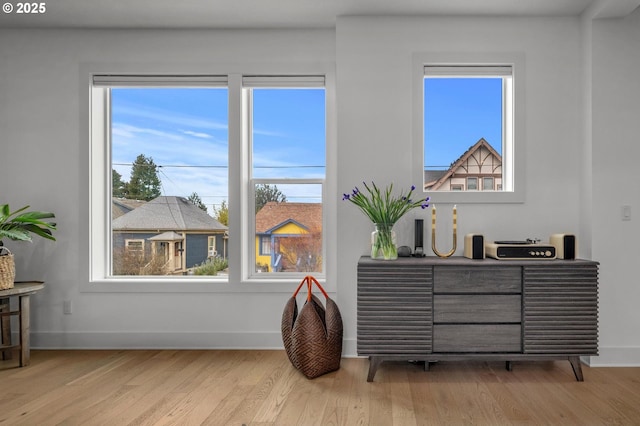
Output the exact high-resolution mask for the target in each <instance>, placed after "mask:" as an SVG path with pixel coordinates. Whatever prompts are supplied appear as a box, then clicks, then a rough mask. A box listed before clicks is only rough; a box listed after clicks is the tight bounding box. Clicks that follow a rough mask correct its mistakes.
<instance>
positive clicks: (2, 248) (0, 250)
mask: <svg viewBox="0 0 640 426" xmlns="http://www.w3.org/2000/svg"><path fill="white" fill-rule="evenodd" d="M2 250H6V251H7V254H6V255H3V254H2ZM11 254H12V253H11V250H9V249H8V248H6V247H5V246H0V256H8V255H11Z"/></svg>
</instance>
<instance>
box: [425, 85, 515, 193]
mask: <svg viewBox="0 0 640 426" xmlns="http://www.w3.org/2000/svg"><path fill="white" fill-rule="evenodd" d="M503 99H504V96H503V78H501V77H495V78H494V77H456V78H453V77H452V78H447V77H425V79H424V117H423V119H424V184H425V189H426V190H429V191H438V190H441V191H442V190H444V191H448V190H464V181H465V177H467V176H468V175H476V177H479V176H480V175H487V174H491V175H493V178H494V179H496V181H500V180H501V179H502V149H503V128H504V115H503V114H504V112H505V108H503ZM474 189H478V187H477V184H476V186H475V188H473V187H471V186H467V188H466V190H474Z"/></svg>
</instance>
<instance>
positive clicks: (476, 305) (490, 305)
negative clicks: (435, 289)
mask: <svg viewBox="0 0 640 426" xmlns="http://www.w3.org/2000/svg"><path fill="white" fill-rule="evenodd" d="M433 320H434V322H436V323H443V322H446V323H471V324H473V323H487V322H491V323H501V322H502V323H504V322H512V323H516V322H517V323H519V322H521V321H522V298H521V296H520V295H519V294H517V295H516V294H514V295H511V294H491V295H484V294H469V295H466V294H436V295H434V296H433Z"/></svg>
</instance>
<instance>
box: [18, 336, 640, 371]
mask: <svg viewBox="0 0 640 426" xmlns="http://www.w3.org/2000/svg"><path fill="white" fill-rule="evenodd" d="M14 338H17V335H16V336H14ZM31 348H32V349H255V350H259V349H263V350H272V349H276V350H282V349H284V347H283V344H282V335H281V334H280V333H279V332H253V333H238V332H187V333H178V332H170V333H162V332H152V333H140V332H124V333H120V332H66V333H59V332H32V333H31ZM357 353H358V351H357V342H356V339H344V341H343V344H342V355H343V356H344V357H347V358H352V357H357ZM599 353H600V355H599V356H591V357H583V358H582V361H583V362H584V363H585V364H587V365H589V366H591V367H640V347H600V349H599Z"/></svg>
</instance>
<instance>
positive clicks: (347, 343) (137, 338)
mask: <svg viewBox="0 0 640 426" xmlns="http://www.w3.org/2000/svg"><path fill="white" fill-rule="evenodd" d="M16 337H17V336H15V337H14V338H16ZM31 348H32V349H96V350H97V349H256V350H257V349H266V350H271V349H277V350H282V349H284V346H283V344H282V335H281V333H279V332H255V333H238V332H186V333H176V332H171V333H161V332H152V333H140V332H66V333H59V332H31ZM342 352H343V355H344V356H345V357H354V356H356V353H357V351H356V340H355V339H344V341H343V350H342Z"/></svg>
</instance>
